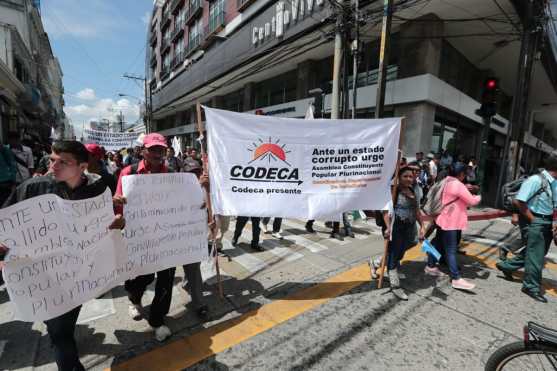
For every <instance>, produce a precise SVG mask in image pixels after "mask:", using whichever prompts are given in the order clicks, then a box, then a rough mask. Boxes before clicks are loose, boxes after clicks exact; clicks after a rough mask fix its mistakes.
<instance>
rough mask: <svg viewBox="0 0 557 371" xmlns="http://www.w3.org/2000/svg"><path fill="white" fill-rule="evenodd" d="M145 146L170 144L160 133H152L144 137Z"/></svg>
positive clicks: (165, 146)
mask: <svg viewBox="0 0 557 371" xmlns="http://www.w3.org/2000/svg"><path fill="white" fill-rule="evenodd" d="M143 146H144V147H145V148H151V147H154V146H162V147H164V148H167V147H168V145H167V144H166V139H165V138H164V136H162V135H161V134H159V133H151V134H147V135H145V137H143Z"/></svg>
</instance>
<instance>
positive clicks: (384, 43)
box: [375, 0, 393, 118]
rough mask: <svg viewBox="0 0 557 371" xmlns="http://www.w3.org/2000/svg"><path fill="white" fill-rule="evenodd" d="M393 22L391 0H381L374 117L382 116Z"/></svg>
mask: <svg viewBox="0 0 557 371" xmlns="http://www.w3.org/2000/svg"><path fill="white" fill-rule="evenodd" d="M392 23H393V0H383V26H382V27H381V49H380V50H379V70H378V71H377V99H376V101H375V118H381V117H383V113H384V110H385V89H386V87H387V81H386V80H387V68H388V67H389V52H390V46H391V25H392Z"/></svg>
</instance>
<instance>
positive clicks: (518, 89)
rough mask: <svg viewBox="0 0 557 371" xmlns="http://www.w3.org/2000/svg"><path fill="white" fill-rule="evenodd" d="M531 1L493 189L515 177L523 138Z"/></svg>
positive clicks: (534, 33)
mask: <svg viewBox="0 0 557 371" xmlns="http://www.w3.org/2000/svg"><path fill="white" fill-rule="evenodd" d="M534 5H535V4H534V0H526V1H525V12H524V26H523V31H522V39H521V45H520V56H519V59H518V72H517V80H516V85H515V90H514V97H513V103H512V108H511V117H510V121H509V127H508V128H507V137H506V140H505V148H504V150H503V161H502V164H501V167H500V169H499V179H498V185H497V190H500V189H501V187H502V186H503V184H504V183H505V182H506V181H507V179H508V178H511V179H515V178H516V177H517V176H518V174H519V169H520V157H521V152H522V142H523V141H524V129H525V124H526V121H527V120H526V117H527V108H528V96H529V92H530V82H531V77H532V67H533V65H534V56H535V54H536V50H537V44H538V38H539V30H538V29H537V28H538V25H537V23H536V22H535V19H534ZM511 142H512V143H513V146H512V147H513V148H511ZM505 175H506V176H505ZM496 193H497V196H496V200H495V205H496V206H498V205H499V201H500V192H496Z"/></svg>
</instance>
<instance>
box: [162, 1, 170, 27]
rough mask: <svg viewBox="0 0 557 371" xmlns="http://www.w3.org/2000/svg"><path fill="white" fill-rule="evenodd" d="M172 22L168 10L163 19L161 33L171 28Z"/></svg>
mask: <svg viewBox="0 0 557 371" xmlns="http://www.w3.org/2000/svg"><path fill="white" fill-rule="evenodd" d="M167 9H168V7H167ZM170 21H171V18H170V12H169V11H168V10H165V12H164V13H163V14H162V18H161V31H162V30H164V29H165V28H167V27H168V26H170Z"/></svg>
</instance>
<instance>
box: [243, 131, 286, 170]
mask: <svg viewBox="0 0 557 371" xmlns="http://www.w3.org/2000/svg"><path fill="white" fill-rule="evenodd" d="M258 141H259V143H252V144H251V145H252V146H253V148H251V147H250V148H248V151H250V152H252V153H253V156H252V157H253V158H252V160H251V161H250V162H249V164H251V163H252V162H254V161H264V160H265V159H267V160H268V161H269V163H270V162H271V160H273V161H279V160H280V161H282V162H284V163H285V164H287V165H288V166H292V165H290V164H289V163H288V161H286V154H287V153H290V152H291V151H288V150H287V149H286V148H285V147H286V144H283V145H282V146H281V145H279V143H280V139H277V140H276V141H275V142H274V143H273V141H272V139H271V137H269V141H268V142H264V141H263V140H262V139H260V138H259V139H258Z"/></svg>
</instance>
